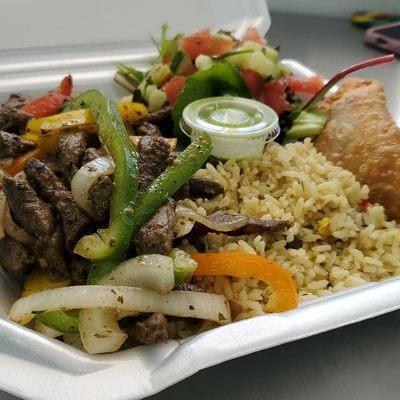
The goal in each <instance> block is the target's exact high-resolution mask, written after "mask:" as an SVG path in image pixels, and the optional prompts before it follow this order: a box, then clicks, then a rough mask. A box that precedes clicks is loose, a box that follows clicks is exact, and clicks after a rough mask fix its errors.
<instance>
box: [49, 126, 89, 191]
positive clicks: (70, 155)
mask: <svg viewBox="0 0 400 400" xmlns="http://www.w3.org/2000/svg"><path fill="white" fill-rule="evenodd" d="M85 150H86V142H85V137H84V135H83V133H81V132H78V133H72V134H66V135H59V136H58V138H57V146H56V156H57V158H58V160H59V162H60V164H61V167H62V176H63V178H64V180H65V182H68V184H70V183H71V180H72V178H73V176H74V175H75V174H76V172H77V171H78V169H79V168H80V167H81V165H82V160H83V157H84V154H85Z"/></svg>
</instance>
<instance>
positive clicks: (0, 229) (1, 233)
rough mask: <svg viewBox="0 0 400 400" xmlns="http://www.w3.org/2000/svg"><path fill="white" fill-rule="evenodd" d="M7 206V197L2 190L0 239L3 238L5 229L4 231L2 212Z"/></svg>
mask: <svg viewBox="0 0 400 400" xmlns="http://www.w3.org/2000/svg"><path fill="white" fill-rule="evenodd" d="M6 206H7V199H6V195H5V194H4V192H3V191H1V192H0V240H1V239H3V238H4V236H5V235H6V234H5V231H4V213H5V209H6Z"/></svg>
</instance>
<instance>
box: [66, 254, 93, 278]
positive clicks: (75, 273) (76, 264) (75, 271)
mask: <svg viewBox="0 0 400 400" xmlns="http://www.w3.org/2000/svg"><path fill="white" fill-rule="evenodd" d="M90 265H91V264H90V261H89V260H86V258H83V257H79V256H77V255H73V256H72V259H71V262H70V264H69V269H70V271H71V277H72V281H73V282H74V283H75V284H76V285H86V283H87V275H88V271H89V267H90Z"/></svg>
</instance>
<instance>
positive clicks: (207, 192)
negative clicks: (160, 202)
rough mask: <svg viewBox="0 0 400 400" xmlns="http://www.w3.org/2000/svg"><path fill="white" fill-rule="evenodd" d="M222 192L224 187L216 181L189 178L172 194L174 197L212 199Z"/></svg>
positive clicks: (177, 198) (180, 198) (176, 198)
mask: <svg viewBox="0 0 400 400" xmlns="http://www.w3.org/2000/svg"><path fill="white" fill-rule="evenodd" d="M224 192H225V190H224V187H223V186H222V185H221V184H220V183H218V182H214V181H210V180H209V179H204V178H190V179H189V181H188V182H187V183H186V184H185V185H183V186H182V187H181V188H180V189H179V190H178V191H177V192H176V193H175V194H174V199H175V200H182V199H186V198H191V199H199V198H201V199H213V198H214V197H217V196H218V195H220V194H223V193H224Z"/></svg>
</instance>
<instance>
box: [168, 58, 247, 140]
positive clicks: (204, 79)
mask: <svg viewBox="0 0 400 400" xmlns="http://www.w3.org/2000/svg"><path fill="white" fill-rule="evenodd" d="M226 95H230V96H239V97H247V98H251V92H250V89H249V87H248V86H247V84H246V81H245V80H244V78H243V76H242V75H241V73H240V72H239V70H238V69H237V68H236V67H235V66H234V65H232V64H229V63H224V64H216V65H213V66H212V67H210V68H208V69H206V70H205V71H199V72H195V73H194V74H193V75H191V76H189V77H188V78H187V79H186V82H185V87H184V88H183V91H182V93H181V94H180V95H179V98H178V101H177V102H176V104H175V106H174V108H173V109H172V119H173V121H174V133H175V135H176V136H177V137H178V138H179V139H180V140H182V141H188V138H187V136H186V135H185V134H184V133H183V132H182V131H181V129H180V127H179V121H180V120H181V118H182V113H183V110H184V108H185V107H186V106H187V105H188V104H190V103H193V102H194V101H196V100H200V99H204V98H206V97H214V96H226Z"/></svg>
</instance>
